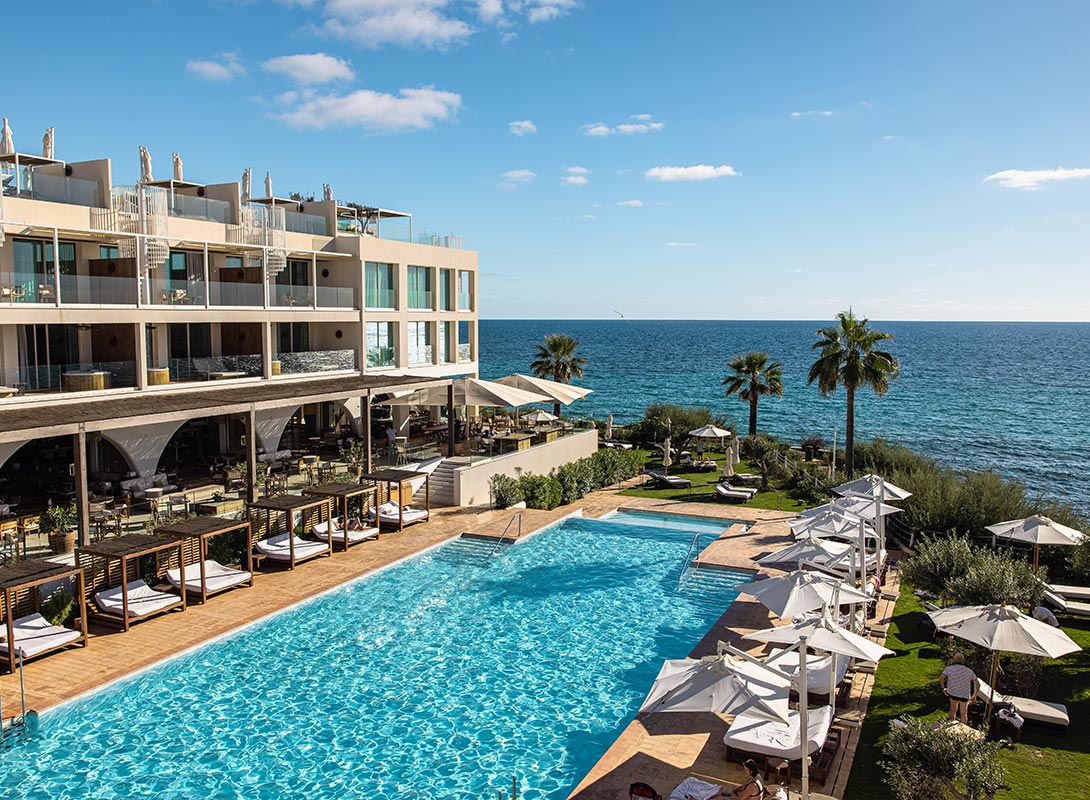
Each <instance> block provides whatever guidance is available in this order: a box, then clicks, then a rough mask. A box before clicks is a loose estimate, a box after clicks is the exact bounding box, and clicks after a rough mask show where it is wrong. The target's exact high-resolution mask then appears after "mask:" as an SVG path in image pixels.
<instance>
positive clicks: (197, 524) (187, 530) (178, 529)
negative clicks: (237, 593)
mask: <svg viewBox="0 0 1090 800" xmlns="http://www.w3.org/2000/svg"><path fill="white" fill-rule="evenodd" d="M234 531H245V532H246V546H245V547H244V548H243V555H242V558H243V561H242V565H241V566H242V568H243V569H244V570H245V571H246V572H249V573H250V579H249V580H248V581H243V582H242V583H241V584H237V585H240V586H241V585H246V586H253V585H254V571H253V559H252V553H251V551H252V550H253V547H252V546H251V544H250V523H249V521H247V520H231V519H223V518H222V517H190V518H189V519H180V520H178V521H176V522H168V523H167V524H166V525H160V526H159V527H158V528H156V529H155V533H157V534H162V535H164V536H171V537H173V538H175V539H180V540H181V541H182V554H183V556H185V558H187V559H190V563H189V564H188V565H187V566H191V567H192V566H198V567H199V569H200V573H201V591H200V595H201V604H202V605H203V604H204V603H206V602H208V596H209V595H210V594H218V593H219V592H225V591H227V590H228V589H233V588H235V587H234V586H227V587H224V588H222V589H214V590H212V591H211V592H209V591H208V578H207V576H206V575H205V566H204V562H205V561H206V560H207V559H208V540H209V539H211V538H212V537H213V536H219V535H220V534H221V533H232V532H234ZM194 550H196V551H197V552H196V553H195V554H194V552H193V551H194ZM186 551H188V553H187V552H186ZM194 555H196V562H197V563H196V564H194V563H193V556H194ZM182 586H185V584H184V583H183V584H182ZM194 594H195V593H194Z"/></svg>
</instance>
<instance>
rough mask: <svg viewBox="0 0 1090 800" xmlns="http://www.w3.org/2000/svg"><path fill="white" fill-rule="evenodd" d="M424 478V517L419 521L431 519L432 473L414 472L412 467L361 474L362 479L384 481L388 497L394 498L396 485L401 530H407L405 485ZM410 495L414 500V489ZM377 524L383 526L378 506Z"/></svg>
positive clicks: (410, 491)
mask: <svg viewBox="0 0 1090 800" xmlns="http://www.w3.org/2000/svg"><path fill="white" fill-rule="evenodd" d="M420 478H423V479H424V517H423V519H421V520H416V521H417V522H423V521H425V520H428V519H431V475H429V474H428V473H427V472H414V471H413V470H411V469H380V470H378V471H377V472H366V473H364V474H363V475H360V480H361V481H371V482H372V483H376V484H378V483H384V484H386V487H387V494H388V497H389V498H390V499H391V500H393V498H394V494H395V491H394V489H395V487H396V489H397V491H396V494H397V500H396V502H397V529H398V530H399V531H403V530H405V503H403V502H402V501H403V500H404V498H405V496H406V492H405V485H406V484H410V483H412V482H413V481H414V480H420ZM408 497H409V499H410V500H412V489H411V488H410V490H409V492H408ZM375 524H376V525H379V526H380V527H381V524H382V523H381V521H380V519H379V514H378V508H377V506H376V508H375Z"/></svg>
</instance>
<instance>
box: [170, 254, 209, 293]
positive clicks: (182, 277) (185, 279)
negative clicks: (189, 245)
mask: <svg viewBox="0 0 1090 800" xmlns="http://www.w3.org/2000/svg"><path fill="white" fill-rule="evenodd" d="M166 267H167V283H168V286H167V288H168V289H188V288H189V284H190V283H200V282H201V281H203V280H204V255H203V254H202V253H196V252H190V251H185V250H171V251H170V255H169V256H168V257H167V264H166Z"/></svg>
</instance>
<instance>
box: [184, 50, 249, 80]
mask: <svg viewBox="0 0 1090 800" xmlns="http://www.w3.org/2000/svg"><path fill="white" fill-rule="evenodd" d="M185 71H186V72H188V73H189V74H190V75H194V76H196V77H198V78H200V79H201V80H205V81H222V82H226V81H233V80H234V79H235V78H237V77H238V76H239V75H242V74H244V73H245V72H246V68H245V67H244V66H242V60H241V59H240V58H239V56H238V53H220V54H219V57H218V59H217V60H211V59H209V60H193V61H187V62H185Z"/></svg>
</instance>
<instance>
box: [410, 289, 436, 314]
mask: <svg viewBox="0 0 1090 800" xmlns="http://www.w3.org/2000/svg"><path fill="white" fill-rule="evenodd" d="M409 308H412V309H422V310H428V311H430V310H431V309H433V308H435V293H434V292H426V291H425V292H409Z"/></svg>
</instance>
